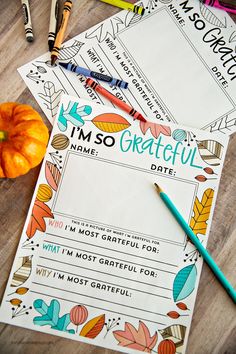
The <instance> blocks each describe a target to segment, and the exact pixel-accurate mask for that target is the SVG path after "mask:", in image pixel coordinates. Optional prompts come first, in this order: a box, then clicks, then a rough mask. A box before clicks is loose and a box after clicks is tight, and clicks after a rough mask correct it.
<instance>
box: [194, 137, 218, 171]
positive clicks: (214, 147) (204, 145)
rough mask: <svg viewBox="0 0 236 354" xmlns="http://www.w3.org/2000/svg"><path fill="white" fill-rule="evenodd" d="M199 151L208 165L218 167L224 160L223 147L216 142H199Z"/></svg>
mask: <svg viewBox="0 0 236 354" xmlns="http://www.w3.org/2000/svg"><path fill="white" fill-rule="evenodd" d="M197 146H198V151H199V154H200V156H201V158H202V159H203V161H204V162H206V163H207V164H208V165H211V166H218V165H219V164H220V161H221V159H222V154H223V145H221V144H220V143H218V141H215V140H202V141H197Z"/></svg>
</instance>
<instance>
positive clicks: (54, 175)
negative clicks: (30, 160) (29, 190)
mask: <svg viewBox="0 0 236 354" xmlns="http://www.w3.org/2000/svg"><path fill="white" fill-rule="evenodd" d="M45 177H46V180H47V182H48V184H49V186H51V187H52V189H54V191H57V188H58V185H59V182H60V178H61V172H60V171H59V169H58V168H57V166H55V165H54V164H53V163H52V162H50V161H46V164H45Z"/></svg>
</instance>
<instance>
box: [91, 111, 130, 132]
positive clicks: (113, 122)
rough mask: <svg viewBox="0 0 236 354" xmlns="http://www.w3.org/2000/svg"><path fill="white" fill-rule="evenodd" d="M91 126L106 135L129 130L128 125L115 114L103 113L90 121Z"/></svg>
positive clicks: (122, 118)
mask: <svg viewBox="0 0 236 354" xmlns="http://www.w3.org/2000/svg"><path fill="white" fill-rule="evenodd" d="M92 122H93V124H94V125H95V126H96V127H97V128H98V129H100V130H102V131H103V132H106V133H117V132H120V131H122V130H124V129H127V128H129V126H130V123H129V122H128V121H127V120H126V119H125V118H124V117H122V116H120V115H119V114H116V113H103V114H100V115H99V116H97V117H95V118H94V119H93V120H92Z"/></svg>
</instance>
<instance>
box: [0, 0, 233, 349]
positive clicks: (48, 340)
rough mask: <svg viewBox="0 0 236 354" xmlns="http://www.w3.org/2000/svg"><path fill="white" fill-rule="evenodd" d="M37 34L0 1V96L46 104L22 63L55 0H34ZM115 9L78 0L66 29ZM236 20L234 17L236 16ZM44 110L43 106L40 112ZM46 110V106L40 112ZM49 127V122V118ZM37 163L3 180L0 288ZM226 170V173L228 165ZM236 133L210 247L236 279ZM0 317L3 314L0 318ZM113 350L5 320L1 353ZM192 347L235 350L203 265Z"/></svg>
mask: <svg viewBox="0 0 236 354" xmlns="http://www.w3.org/2000/svg"><path fill="white" fill-rule="evenodd" d="M31 8H32V19H33V24H34V33H35V38H36V41H35V42H34V43H33V44H28V43H27V42H26V40H25V36H24V27H23V24H22V10H21V6H20V1H19V0H10V1H9V0H1V1H0V18H1V21H0V50H1V56H0V58H1V67H0V83H1V90H0V102H6V101H19V102H21V103H27V104H30V105H32V106H33V107H34V108H35V109H36V110H38V111H39V112H41V110H40V108H39V106H38V104H37V103H36V101H35V100H34V98H33V97H32V95H31V93H30V92H29V90H28V89H27V88H26V86H25V84H24V82H23V81H22V80H21V78H20V76H19V75H18V74H17V72H16V69H17V67H19V66H21V65H23V64H25V63H26V62H28V61H29V60H32V59H34V58H35V57H37V56H39V55H40V54H42V53H44V52H45V51H47V31H48V18H49V11H50V1H48V0H40V1H37V0H31ZM116 12H117V9H116V8H113V7H111V6H107V5H105V4H101V3H100V2H98V1H96V0H90V1H86V0H80V1H78V2H77V3H76V6H74V8H73V11H72V15H71V19H70V23H69V28H68V31H69V35H68V36H67V39H69V38H72V37H73V36H75V35H77V34H78V33H80V32H82V31H84V30H86V29H88V28H89V27H91V26H93V25H95V24H96V23H98V22H100V21H102V20H104V19H105V18H107V17H108V16H110V15H112V14H114V13H116ZM235 20H236V17H235ZM41 113H42V112H41ZM42 116H44V115H43V113H42ZM45 122H46V123H47V124H48V127H49V128H50V129H51V126H50V124H49V123H48V121H47V120H46V119H45ZM39 168H40V167H37V168H35V169H33V170H31V171H30V172H29V173H28V174H27V175H25V176H22V177H19V178H17V179H15V180H9V179H5V180H1V181H0V205H1V209H0V220H1V224H0V225H1V226H0V230H1V232H0V235H1V238H0V267H1V272H0V282H1V288H0V295H2V294H3V291H4V288H5V285H6V282H7V279H8V275H9V272H10V269H11V265H12V261H13V258H14V255H15V251H16V247H17V245H18V241H19V238H20V235H21V231H22V228H23V225H24V222H25V218H26V214H27V210H28V207H29V204H30V200H31V197H32V194H33V190H34V186H35V184H36V180H37V177H38V173H39ZM226 171H227V173H226ZM235 176H236V134H234V135H233V136H232V137H231V140H230V144H229V149H228V153H227V156H226V161H225V167H224V170H223V175H222V179H221V183H220V189H219V194H218V198H217V203H216V209H215V213H214V218H213V223H212V228H211V234H210V239H209V243H208V249H209V251H210V252H211V253H212V255H213V257H214V258H215V260H216V261H217V263H218V264H219V265H220V267H221V268H222V270H223V271H224V273H225V275H226V276H227V277H228V279H229V280H230V281H231V282H232V284H233V285H234V286H236V212H235V206H236V178H235ZM0 320H1V319H0ZM64 352H67V353H70V354H73V353H79V354H85V353H86V354H88V353H94V354H95V353H96V354H101V353H103V354H112V353H118V352H114V351H111V350H107V349H103V348H98V347H94V346H92V345H87V344H83V343H78V342H75V341H71V340H67V339H63V338H60V337H56V336H51V335H47V334H43V333H39V332H34V331H30V330H26V329H23V328H18V327H13V326H9V325H6V324H0V353H3V354H8V353H12V354H18V353H24V354H31V353H33V354H43V353H47V354H62V353H63V354H64ZM187 353H188V354H223V353H225V354H226V353H227V354H233V353H234V354H235V353H236V308H235V305H234V304H233V303H232V301H231V300H230V299H229V297H228V296H227V295H226V293H225V291H224V290H223V289H222V287H221V286H220V285H219V283H218V281H217V280H216V279H215V277H214V276H213V275H212V273H211V272H210V271H209V269H208V268H207V267H206V266H205V265H204V267H203V272H202V276H201V282H200V286H199V291H198V296H197V301H196V306H195V311H194V316H193V323H192V327H191V334H190V338H189V342H188V350H187Z"/></svg>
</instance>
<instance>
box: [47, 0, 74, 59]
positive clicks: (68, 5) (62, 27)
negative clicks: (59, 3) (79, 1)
mask: <svg viewBox="0 0 236 354" xmlns="http://www.w3.org/2000/svg"><path fill="white" fill-rule="evenodd" d="M71 7H72V1H71V0H67V1H65V2H64V7H63V13H62V19H61V24H60V28H59V31H58V33H57V36H56V40H55V44H54V47H53V50H52V53H51V65H54V64H55V61H56V60H57V58H58V56H59V52H60V47H61V44H62V42H63V39H64V36H65V31H66V28H67V24H68V20H69V17H70V12H71Z"/></svg>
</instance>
